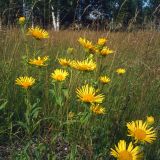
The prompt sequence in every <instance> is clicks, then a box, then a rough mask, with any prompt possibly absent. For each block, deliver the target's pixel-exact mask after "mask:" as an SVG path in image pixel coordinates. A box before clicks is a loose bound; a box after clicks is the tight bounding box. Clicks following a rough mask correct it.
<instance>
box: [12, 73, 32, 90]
mask: <svg viewBox="0 0 160 160" xmlns="http://www.w3.org/2000/svg"><path fill="white" fill-rule="evenodd" d="M15 83H16V84H17V85H19V86H21V87H22V88H25V89H27V88H29V87H31V86H32V85H33V84H34V83H35V79H34V78H33V77H27V76H25V77H19V78H17V79H16V80H15Z"/></svg>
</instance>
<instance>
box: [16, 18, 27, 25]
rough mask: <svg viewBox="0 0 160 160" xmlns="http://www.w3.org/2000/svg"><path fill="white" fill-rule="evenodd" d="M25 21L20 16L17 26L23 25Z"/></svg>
mask: <svg viewBox="0 0 160 160" xmlns="http://www.w3.org/2000/svg"><path fill="white" fill-rule="evenodd" d="M25 20H26V18H25V17H23V16H22V17H19V19H18V22H19V24H21V25H23V24H24V22H25Z"/></svg>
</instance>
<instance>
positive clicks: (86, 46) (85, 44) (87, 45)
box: [78, 37, 95, 52]
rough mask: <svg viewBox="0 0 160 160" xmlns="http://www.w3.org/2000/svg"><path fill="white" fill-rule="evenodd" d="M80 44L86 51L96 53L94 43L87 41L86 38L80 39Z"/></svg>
mask: <svg viewBox="0 0 160 160" xmlns="http://www.w3.org/2000/svg"><path fill="white" fill-rule="evenodd" d="M78 42H79V43H80V44H81V45H82V46H83V48H84V49H86V50H87V51H89V52H94V51H95V46H94V45H93V44H92V42H90V41H88V40H86V39H85V38H81V37H80V38H79V40H78Z"/></svg>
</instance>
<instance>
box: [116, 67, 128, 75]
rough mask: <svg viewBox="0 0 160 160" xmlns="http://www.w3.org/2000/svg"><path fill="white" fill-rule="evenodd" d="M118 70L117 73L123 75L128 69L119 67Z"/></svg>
mask: <svg viewBox="0 0 160 160" xmlns="http://www.w3.org/2000/svg"><path fill="white" fill-rule="evenodd" d="M116 72H117V74H119V75H121V74H124V73H126V70H125V69H124V68H118V69H117V70H116Z"/></svg>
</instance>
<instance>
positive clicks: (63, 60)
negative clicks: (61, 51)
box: [58, 58, 70, 66]
mask: <svg viewBox="0 0 160 160" xmlns="http://www.w3.org/2000/svg"><path fill="white" fill-rule="evenodd" d="M58 62H59V64H60V65H62V66H70V60H67V59H66V58H59V59H58Z"/></svg>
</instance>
